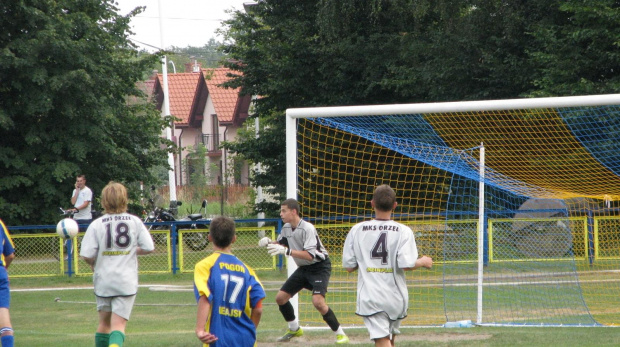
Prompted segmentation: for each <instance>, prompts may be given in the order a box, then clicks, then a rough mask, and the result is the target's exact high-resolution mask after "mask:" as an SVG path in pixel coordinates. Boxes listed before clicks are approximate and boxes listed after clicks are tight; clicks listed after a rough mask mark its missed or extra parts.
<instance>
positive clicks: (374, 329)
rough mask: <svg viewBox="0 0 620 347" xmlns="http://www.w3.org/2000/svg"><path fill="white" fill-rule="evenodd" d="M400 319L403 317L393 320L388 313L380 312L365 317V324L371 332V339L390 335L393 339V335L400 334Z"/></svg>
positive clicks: (369, 332)
mask: <svg viewBox="0 0 620 347" xmlns="http://www.w3.org/2000/svg"><path fill="white" fill-rule="evenodd" d="M400 321H401V319H397V320H391V319H390V317H388V315H387V313H385V312H379V313H375V314H374V315H372V316H368V317H364V324H365V325H366V329H367V330H368V334H370V339H371V340H375V339H381V338H384V337H388V338H389V339H390V340H391V339H392V335H398V334H400V330H398V328H400Z"/></svg>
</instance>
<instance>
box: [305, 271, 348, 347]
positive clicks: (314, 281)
mask: <svg viewBox="0 0 620 347" xmlns="http://www.w3.org/2000/svg"><path fill="white" fill-rule="evenodd" d="M330 277H331V262H330V261H329V259H326V260H324V261H322V262H320V263H316V264H313V265H310V266H309V268H308V271H307V278H308V282H309V283H310V285H311V286H312V288H311V289H310V290H311V291H312V304H313V305H314V308H316V309H317V311H319V313H320V314H321V316H323V320H324V321H325V323H327V325H328V326H329V327H330V329H332V331H333V332H334V333H335V334H336V343H337V344H343V343H348V342H349V338H348V337H347V334H345V332H344V330H343V329H342V326H341V325H340V322H338V318H336V314H335V313H334V311H332V309H331V308H329V306H328V305H327V302H326V300H325V295H327V286H328V285H329V278H330Z"/></svg>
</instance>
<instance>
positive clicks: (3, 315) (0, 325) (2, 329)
mask: <svg viewBox="0 0 620 347" xmlns="http://www.w3.org/2000/svg"><path fill="white" fill-rule="evenodd" d="M0 341H2V347H13V346H14V344H15V338H14V337H13V327H12V326H11V318H10V315H9V309H8V308H6V307H1V308H0Z"/></svg>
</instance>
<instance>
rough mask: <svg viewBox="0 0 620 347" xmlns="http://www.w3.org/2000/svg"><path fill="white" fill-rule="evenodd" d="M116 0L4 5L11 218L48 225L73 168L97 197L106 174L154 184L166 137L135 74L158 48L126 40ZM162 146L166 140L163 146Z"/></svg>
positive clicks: (2, 139)
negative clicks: (147, 49) (147, 50)
mask: <svg viewBox="0 0 620 347" xmlns="http://www.w3.org/2000/svg"><path fill="white" fill-rule="evenodd" d="M113 4H114V2H113V1H72V0H60V1H43V0H29V1H18V0H7V1H3V2H2V3H1V4H0V14H1V16H0V47H1V48H2V51H1V52H2V53H1V54H0V81H2V82H1V83H0V165H2V170H1V171H0V209H1V210H2V218H3V219H4V220H5V221H6V222H7V223H8V224H41V223H52V222H55V221H56V220H57V219H58V214H57V210H58V206H64V207H66V206H67V205H69V204H70V201H69V198H70V194H71V190H72V187H73V182H74V179H75V176H76V175H77V174H82V173H83V174H85V175H86V177H87V181H88V185H89V186H90V187H91V189H93V192H94V193H95V195H96V196H97V195H98V193H99V192H100V191H101V188H103V186H104V185H105V184H106V183H107V182H108V181H110V180H115V181H120V182H124V183H125V184H127V185H129V186H132V184H134V183H136V182H138V181H144V182H145V183H147V184H148V183H149V182H152V180H153V179H154V177H153V176H152V175H151V174H150V173H149V168H151V167H153V166H156V165H166V151H167V150H169V148H168V147H169V146H170V145H171V144H170V143H167V142H163V141H164V140H162V139H161V138H160V135H161V132H162V129H163V127H164V126H165V125H166V122H167V121H169V120H167V119H162V118H161V117H160V114H159V112H158V111H157V110H156V109H155V107H154V105H153V104H151V103H147V102H144V95H143V93H142V92H141V91H140V89H139V88H138V87H137V85H136V82H137V81H140V80H141V79H142V76H143V74H144V73H145V72H148V71H149V67H150V66H152V65H153V64H154V62H156V61H157V60H158V59H159V57H158V55H144V54H138V51H137V50H136V47H135V46H134V45H133V44H132V43H131V42H130V41H128V33H129V21H130V18H131V17H133V16H135V15H137V14H138V13H140V12H141V11H142V10H143V9H142V8H137V9H135V10H134V11H132V12H131V13H130V14H128V15H127V16H121V15H119V14H118V9H117V8H116V7H114V5H113ZM162 144H165V145H166V146H161V145H162Z"/></svg>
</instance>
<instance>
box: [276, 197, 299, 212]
mask: <svg viewBox="0 0 620 347" xmlns="http://www.w3.org/2000/svg"><path fill="white" fill-rule="evenodd" d="M280 206H286V208H288V209H289V210H295V211H297V214H298V215H299V203H298V202H297V200H295V199H286V200H284V201H282V203H281V204H280Z"/></svg>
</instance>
